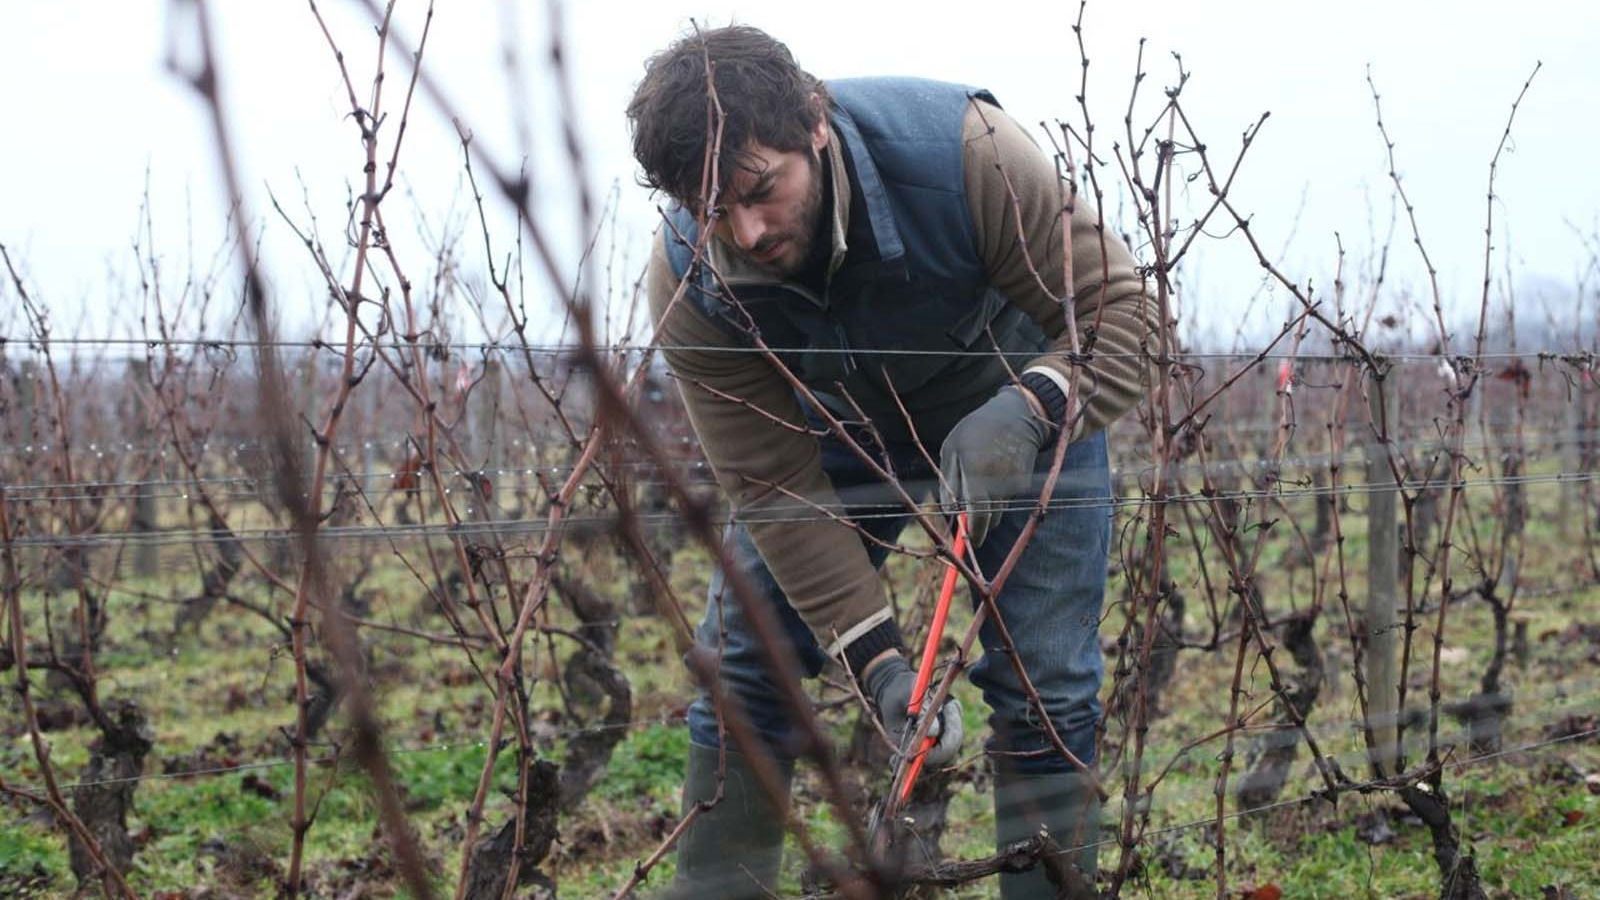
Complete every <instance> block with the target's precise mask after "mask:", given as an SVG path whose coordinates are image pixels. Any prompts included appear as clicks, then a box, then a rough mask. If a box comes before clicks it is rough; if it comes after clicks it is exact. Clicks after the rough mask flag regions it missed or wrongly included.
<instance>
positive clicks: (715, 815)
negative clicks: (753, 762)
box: [669, 744, 794, 900]
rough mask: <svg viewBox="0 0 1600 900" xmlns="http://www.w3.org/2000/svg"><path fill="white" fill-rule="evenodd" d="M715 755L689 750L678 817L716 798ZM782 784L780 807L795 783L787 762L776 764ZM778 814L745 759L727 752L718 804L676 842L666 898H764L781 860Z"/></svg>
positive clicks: (781, 812) (707, 750)
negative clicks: (674, 869)
mask: <svg viewBox="0 0 1600 900" xmlns="http://www.w3.org/2000/svg"><path fill="white" fill-rule="evenodd" d="M717 755H718V751H717V750H716V749H715V748H713V747H701V746H699V745H698V744H690V745H689V762H688V767H687V772H686V774H685V777H684V781H683V814H684V815H688V814H689V811H690V810H691V809H693V808H694V807H695V804H697V803H699V802H701V801H703V800H710V799H712V798H714V797H715V796H716V795H717ZM777 765H778V769H779V772H780V774H781V776H782V781H783V802H784V807H785V808H786V807H787V806H788V803H789V785H790V783H791V781H792V780H793V778H794V763H793V762H792V761H784V760H779V761H777ZM785 818H786V814H785V809H780V808H779V807H778V806H776V805H775V804H774V803H773V802H772V798H771V797H769V796H768V795H767V793H766V792H765V791H763V790H762V789H761V784H760V782H758V781H757V780H756V776H755V772H754V771H753V770H752V769H751V768H750V762H749V760H748V758H746V757H745V756H744V755H742V754H740V753H735V752H734V751H732V750H729V751H728V764H727V777H726V778H725V779H724V782H723V786H722V799H721V800H720V801H719V802H718V803H717V804H716V805H715V806H712V807H711V808H710V809H707V810H706V811H705V812H703V813H701V814H700V815H699V817H698V818H696V819H695V820H694V823H693V824H691V825H690V826H689V830H688V831H686V832H685V833H684V835H683V836H682V837H681V838H679V839H678V877H677V880H676V881H674V882H673V885H672V890H671V891H670V894H669V895H670V896H672V897H681V898H685V900H687V898H690V897H693V898H696V900H701V898H704V900H724V898H727V900H744V898H766V897H769V896H771V893H769V892H772V893H775V892H776V890H777V885H778V865H779V863H780V862H782V860H783V823H784V820H785Z"/></svg>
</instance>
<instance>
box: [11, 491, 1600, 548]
mask: <svg viewBox="0 0 1600 900" xmlns="http://www.w3.org/2000/svg"><path fill="white" fill-rule="evenodd" d="M1595 481H1600V472H1559V473H1554V474H1548V475H1517V476H1510V477H1506V476H1496V477H1489V478H1478V479H1470V480H1463V481H1462V482H1461V487H1462V488H1464V489H1481V488H1485V487H1494V486H1505V485H1534V484H1566V485H1573V484H1588V483H1592V482H1595ZM1280 484H1281V482H1280ZM1451 486H1452V482H1450V481H1447V480H1418V481H1408V482H1406V483H1404V484H1402V485H1400V487H1401V488H1403V489H1405V490H1435V489H1443V488H1448V487H1451ZM1394 489H1395V485H1393V484H1381V483H1380V484H1371V485H1368V484H1340V485H1329V486H1312V487H1304V488H1287V489H1285V488H1281V487H1280V488H1275V489H1273V490H1268V491H1258V490H1236V491H1228V490H1221V491H1216V492H1215V493H1212V494H1206V493H1204V492H1199V493H1189V494H1171V495H1168V496H1166V497H1161V498H1154V497H1149V496H1136V497H1070V498H1056V499H1052V500H1050V501H1048V502H1046V503H1044V504H1043V505H1042V508H1043V509H1044V510H1045V511H1047V512H1049V511H1054V510H1063V509H1083V508H1104V509H1112V508H1131V507H1153V506H1157V505H1160V504H1168V503H1170V504H1182V503H1195V504H1205V503H1212V502H1218V501H1226V500H1265V499H1279V500H1295V499H1307V498H1312V497H1321V496H1333V497H1349V496H1359V495H1363V494H1370V493H1375V492H1381V491H1390V490H1394ZM880 505H883V506H888V505H891V504H880ZM1036 506H1040V504H1038V503H1037V502H1036V501H1033V500H1027V499H1017V500H1012V501H1007V502H1003V503H997V504H994V505H993V507H992V508H993V509H994V510H996V511H998V512H1013V511H1018V510H1031V509H1034V508H1035V507H1036ZM802 510H803V511H804V514H794V513H799V512H800V511H802ZM905 515H908V513H907V512H906V510H904V509H903V508H898V507H897V508H894V509H887V510H885V511H882V512H874V511H872V510H866V511H855V510H851V511H849V513H848V518H849V519H850V520H852V521H861V520H866V519H888V518H895V517H899V516H905ZM833 517H838V518H845V517H846V511H845V510H844V509H843V508H840V507H823V508H821V509H819V508H818V506H817V505H816V504H807V503H791V504H774V505H772V506H769V507H765V508H764V509H763V510H762V511H761V512H760V513H759V514H758V515H756V516H750V517H747V518H743V519H741V518H738V517H730V516H719V517H713V518H712V522H713V524H716V525H728V524H731V523H733V522H735V521H752V522H761V523H779V522H814V521H820V520H822V519H826V518H833ZM635 518H636V519H637V520H638V521H639V522H640V524H643V525H653V524H665V523H671V522H676V521H679V516H678V515H677V514H675V513H672V512H660V513H654V512H652V513H644V512H641V513H636V514H635ZM617 521H618V518H617V516H616V515H615V514H608V515H568V516H564V517H563V518H562V519H561V525H560V526H559V527H561V528H569V527H572V526H588V525H595V526H609V525H611V524H613V523H615V522H617ZM548 530H549V525H548V522H547V520H545V519H542V518H540V519H530V518H519V519H495V520H488V521H475V522H461V523H457V524H453V525H452V524H423V525H345V526H328V527H325V528H321V529H319V530H318V531H317V535H318V537H319V538H323V539H328V540H339V541H344V540H357V539H363V538H369V537H371V538H377V537H383V538H387V539H395V538H416V537H440V536H445V537H474V536H480V535H489V534H496V535H524V534H526V535H542V534H545V533H546V532H547V531H548ZM227 539H228V540H241V541H260V542H284V541H298V540H299V539H300V538H299V535H298V534H296V533H294V532H292V531H287V530H283V529H275V528H259V529H243V528H235V529H232V537H231V538H227ZM215 540H218V534H217V533H216V532H214V531H212V530H210V529H194V530H184V531H154V532H134V531H114V532H99V533H96V534H85V535H59V536H52V535H35V536H28V537H19V538H14V539H13V540H12V543H11V545H12V546H13V547H16V548H19V549H26V548H34V547H40V548H57V549H60V548H76V547H94V546H106V545H112V544H121V545H126V546H149V545H157V546H159V545H167V544H193V543H198V542H201V541H215Z"/></svg>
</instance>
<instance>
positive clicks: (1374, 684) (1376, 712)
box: [1366, 363, 1400, 777]
mask: <svg viewBox="0 0 1600 900" xmlns="http://www.w3.org/2000/svg"><path fill="white" fill-rule="evenodd" d="M1392 371H1393V370H1392V369H1391V368H1390V367H1389V366H1388V365H1387V364H1384V363H1380V368H1379V369H1378V370H1377V371H1376V372H1375V373H1373V374H1372V378H1371V380H1370V381H1369V383H1368V387H1367V407H1368V409H1369V410H1370V411H1371V413H1372V430H1371V432H1369V436H1368V439H1367V443H1366V469H1367V471H1366V484H1367V617H1366V618H1367V621H1366V625H1367V658H1366V670H1367V671H1366V675H1367V713H1368V719H1369V722H1370V725H1371V727H1372V735H1373V738H1374V743H1373V747H1372V764H1373V769H1374V770H1375V771H1376V772H1377V774H1378V775H1379V776H1380V777H1387V776H1390V775H1393V774H1395V773H1396V770H1397V766H1396V760H1397V758H1398V755H1399V749H1400V748H1399V746H1398V738H1399V729H1398V727H1397V726H1398V722H1399V710H1398V709H1397V708H1396V707H1397V706H1398V705H1399V695H1400V690H1399V689H1400V685H1399V683H1398V682H1399V659H1398V658H1397V653H1396V650H1397V648H1398V646H1399V638H1400V635H1399V631H1398V630H1397V628H1396V619H1397V615H1396V608H1395V607H1396V601H1397V600H1398V598H1399V591H1398V590H1397V583H1398V581H1399V577H1398V576H1399V564H1400V547H1399V532H1398V530H1397V527H1396V516H1395V510H1396V500H1397V498H1398V494H1399V491H1398V486H1397V485H1396V484H1395V480H1394V470H1393V469H1392V468H1391V467H1390V464H1389V450H1388V447H1387V444H1388V443H1389V442H1390V441H1391V440H1392V439H1393V438H1392V435H1393V433H1394V424H1395V420H1396V418H1397V414H1398V412H1399V410H1398V409H1397V407H1396V404H1395V389H1394V381H1393V379H1392V378H1390V377H1389V376H1390V374H1391V373H1392Z"/></svg>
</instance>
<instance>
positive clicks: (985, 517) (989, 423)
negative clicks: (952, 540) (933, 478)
mask: <svg viewBox="0 0 1600 900" xmlns="http://www.w3.org/2000/svg"><path fill="white" fill-rule="evenodd" d="M1054 431H1055V428H1054V426H1052V425H1051V424H1050V423H1049V422H1046V421H1045V420H1044V419H1042V418H1040V417H1039V416H1038V415H1036V414H1035V413H1034V411H1033V408H1032V407H1031V406H1029V405H1028V398H1027V397H1025V396H1023V393H1022V389H1021V388H1019V387H1017V386H1015V385H1007V386H1005V387H1003V388H1001V389H1000V391H999V392H998V393H996V394H995V395H994V396H993V397H990V398H989V400H988V402H986V403H984V404H983V405H982V406H980V407H978V408H977V409H975V410H973V411H972V412H970V413H967V415H966V416H965V417H964V418H963V419H962V420H961V421H959V422H957V423H956V427H955V428H953V429H951V431H950V436H949V437H947V438H945V439H944V446H943V447H941V448H940V449H939V469H940V471H941V472H942V473H943V474H944V484H943V485H942V486H941V487H940V497H941V499H942V500H943V501H944V504H945V508H946V509H952V510H965V511H966V514H967V538H968V540H970V541H972V545H973V546H974V547H976V546H978V545H979V544H982V543H983V540H984V538H986V537H988V536H989V528H990V527H991V526H993V525H994V523H995V522H997V521H999V519H1000V516H1001V514H1003V513H1004V512H1005V509H1006V506H1007V504H1008V503H1010V502H1011V501H1013V500H1015V499H1016V498H1018V497H1020V496H1023V495H1024V494H1025V493H1026V492H1027V491H1028V489H1029V488H1030V487H1031V486H1032V485H1033V467H1034V463H1035V461H1036V460H1037V459H1038V456H1039V451H1040V450H1042V449H1044V446H1045V444H1046V443H1047V442H1048V441H1049V439H1050V436H1051V434H1052V433H1053V432H1054ZM1029 499H1032V498H1029Z"/></svg>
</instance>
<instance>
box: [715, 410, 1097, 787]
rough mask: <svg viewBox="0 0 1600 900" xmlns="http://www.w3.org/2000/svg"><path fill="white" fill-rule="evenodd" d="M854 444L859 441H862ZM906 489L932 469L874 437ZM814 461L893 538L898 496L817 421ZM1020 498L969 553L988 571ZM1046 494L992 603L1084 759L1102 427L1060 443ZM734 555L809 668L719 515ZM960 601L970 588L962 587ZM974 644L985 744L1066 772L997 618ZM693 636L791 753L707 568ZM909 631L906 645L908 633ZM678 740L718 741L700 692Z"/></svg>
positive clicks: (737, 536)
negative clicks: (985, 710)
mask: <svg viewBox="0 0 1600 900" xmlns="http://www.w3.org/2000/svg"><path fill="white" fill-rule="evenodd" d="M863 446H868V445H867V444H866V443H865V441H863ZM876 449H877V452H878V455H879V457H880V458H886V459H887V460H888V461H889V462H890V463H891V464H892V466H893V469H892V470H893V471H894V472H895V473H896V474H897V475H898V476H899V479H900V481H901V484H902V485H903V486H904V487H905V488H906V489H907V491H908V492H909V493H911V495H912V496H913V497H914V498H916V499H919V500H920V499H922V498H923V497H927V496H930V495H931V494H932V493H933V491H934V489H935V488H936V486H937V484H938V481H937V479H936V477H935V475H934V473H933V472H932V470H931V469H930V468H929V467H928V464H927V463H926V462H925V461H924V460H923V459H922V456H921V454H920V453H918V452H917V450H916V448H915V447H914V446H912V445H909V444H908V445H890V446H888V447H885V448H876ZM1049 463H1050V457H1049V455H1048V453H1047V454H1043V455H1041V456H1040V458H1039V461H1038V469H1037V478H1038V479H1039V482H1038V483H1039V485H1040V487H1042V485H1043V477H1044V476H1045V475H1046V474H1047V473H1048V470H1049ZM822 466H823V469H824V470H825V471H826V472H827V473H828V476H829V478H830V479H831V480H832V482H833V485H834V489H835V490H836V491H837V492H838V494H839V498H840V500H841V502H842V503H843V504H844V505H845V508H846V515H847V516H849V517H850V518H851V519H852V520H853V521H855V522H856V523H857V524H859V525H860V526H861V527H862V528H863V529H864V530H865V531H867V532H868V533H870V534H872V535H873V536H874V537H877V538H879V539H881V540H884V541H886V542H889V543H893V542H894V541H895V540H896V539H897V538H898V536H899V534H900V532H901V530H902V529H903V528H904V527H905V525H906V523H907V522H908V521H909V519H910V517H909V516H908V515H907V514H906V511H905V507H904V505H903V504H902V503H901V502H899V501H898V500H897V499H895V498H894V495H893V494H892V493H891V492H890V491H889V490H888V489H887V488H885V487H884V485H883V484H882V483H881V482H880V481H878V479H877V477H876V476H875V475H874V474H873V473H872V472H871V471H870V470H869V469H868V468H867V467H866V465H865V464H863V463H862V461H861V460H860V459H859V458H858V457H857V456H856V455H855V453H854V452H852V451H851V450H849V449H847V448H846V447H845V446H844V445H843V444H842V443H841V442H840V441H838V440H837V439H836V438H834V437H833V436H832V435H831V434H830V435H828V436H826V437H824V438H822ZM1037 496H1038V488H1035V490H1034V493H1033V494H1032V495H1031V496H1028V497H1024V498H1021V499H1020V501H1019V502H1018V503H1017V506H1018V507H1019V508H1016V509H1011V510H1008V511H1007V512H1006V513H1005V514H1004V515H1002V516H1001V517H1000V519H999V521H998V522H996V523H995V524H994V525H993V527H992V528H991V529H990V531H989V536H988V538H987V539H986V540H985V541H984V543H983V546H981V547H979V548H977V558H978V564H979V565H980V566H981V567H982V569H983V572H984V574H985V576H987V577H991V578H992V577H993V575H994V573H995V572H997V571H998V570H999V568H1000V565H1001V563H1002V562H1003V561H1004V560H1005V557H1006V555H1007V554H1008V552H1009V551H1010V549H1011V546H1012V545H1013V544H1014V543H1015V542H1016V539H1017V537H1018V535H1020V534H1021V532H1022V528H1023V525H1024V524H1025V523H1026V522H1027V518H1028V515H1029V511H1030V509H1029V508H1030V507H1031V506H1032V503H1031V502H1029V501H1031V500H1032V499H1033V498H1034V497H1037ZM1052 497H1053V499H1052V503H1053V504H1061V505H1059V506H1055V505H1053V506H1052V508H1050V509H1049V510H1048V512H1047V513H1046V514H1045V516H1044V518H1043V520H1042V521H1040V523H1039V528H1038V529H1037V530H1036V531H1035V532H1034V535H1033V538H1032V539H1031V540H1030V541H1029V543H1028V547H1027V549H1026V550H1025V551H1024V552H1023V554H1022V558H1021V559H1019V560H1018V561H1017V566H1016V567H1015V568H1014V569H1013V570H1012V572H1011V575H1010V577H1008V578H1007V579H1006V582H1005V585H1004V586H1003V587H1002V589H1001V591H1000V594H999V596H998V597H996V605H997V607H998V608H999V610H1000V615H1001V616H1002V618H1003V619H1004V620H1005V624H1006V628H1007V630H1008V631H1009V632H1010V635H1011V638H1012V641H1013V643H1014V645H1015V646H1016V650H1017V654H1018V656H1019V658H1020V659H1021V660H1022V663H1023V667H1024V668H1025V669H1026V670H1027V673H1028V678H1029V679H1030V680H1031V681H1032V682H1033V686H1034V687H1035V688H1036V689H1037V690H1038V692H1039V698H1040V700H1041V701H1042V705H1043V707H1044V710H1045V712H1046V713H1047V714H1048V715H1049V717H1050V721H1051V722H1052V723H1054V725H1055V728H1056V732H1057V733H1058V734H1059V735H1060V736H1061V739H1062V741H1063V742H1064V743H1065V744H1066V746H1067V748H1068V749H1070V750H1071V751H1072V752H1073V754H1074V755H1076V756H1077V757H1078V758H1079V759H1080V760H1082V761H1083V762H1085V763H1092V762H1093V760H1094V731H1095V723H1096V721H1097V720H1098V719H1099V716H1100V702H1099V698H1098V694H1099V690H1100V680H1101V677H1102V675H1103V673H1104V669H1105V667H1104V663H1103V661H1102V659H1101V655H1100V639H1099V626H1100V610H1101V605H1102V602H1103V600H1104V597H1105V585H1106V561H1107V559H1106V558H1107V552H1108V547H1109V544H1110V539H1111V477H1110V472H1109V468H1108V465H1107V461H1106V441H1105V434H1104V432H1096V433H1095V434H1092V435H1090V436H1088V437H1086V438H1083V439H1082V440H1079V441H1077V442H1075V443H1073V444H1072V445H1071V446H1069V447H1068V448H1067V452H1066V460H1065V461H1064V463H1063V464H1062V468H1061V474H1060V477H1059V478H1058V479H1057V481H1056V486H1055V491H1054V494H1053V495H1052ZM725 540H727V541H731V542H732V544H731V546H732V551H733V556H734V560H735V561H736V563H737V564H738V565H739V566H740V567H741V568H742V569H743V571H744V574H745V575H746V577H747V579H748V582H749V583H750V584H751V585H753V586H755V588H756V590H757V592H758V593H759V594H760V595H761V596H762V597H764V599H765V601H766V602H768V603H770V604H772V608H773V611H774V612H775V613H776V615H777V618H778V622H779V625H780V627H781V628H782V630H783V632H784V634H785V635H786V636H787V638H788V640H789V641H790V642H791V643H792V644H793V646H794V649H795V652H796V655H797V656H798V658H799V660H800V666H801V668H802V670H803V672H804V674H805V675H806V676H807V677H813V678H814V677H816V675H817V674H818V673H819V672H821V671H822V667H823V664H824V663H825V662H827V656H826V655H825V654H824V652H823V650H822V647H821V646H820V645H819V644H818V643H817V640H816V638H815V636H814V635H813V634H812V633H811V630H810V629H809V628H807V627H806V624H805V623H804V622H803V621H801V619H800V615H799V614H798V613H797V612H795V610H794V608H793V607H792V606H790V605H789V603H788V601H787V600H785V599H784V595H783V591H782V590H780V589H779V587H778V584H777V582H776V581H775V580H774V579H773V577H772V573H771V572H769V571H768V570H767V567H766V564H765V563H763V562H762V560H761V555H760V554H759V553H758V552H757V551H756V548H755V544H754V542H753V541H752V539H751V537H750V533H749V531H748V530H747V529H746V528H745V527H744V526H742V525H738V524H735V525H732V526H730V527H729V529H728V531H727V533H726V535H725ZM867 552H868V554H869V555H870V556H871V558H872V562H873V564H874V565H877V566H881V565H882V564H883V560H884V558H885V557H886V556H887V555H888V551H887V550H885V549H884V548H882V547H879V546H877V545H876V544H871V543H869V544H868V546H867ZM973 600H974V602H975V603H976V602H977V598H976V597H975V596H974V598H973ZM980 637H981V639H982V641H983V648H984V652H983V656H982V658H981V659H979V661H978V662H977V664H976V665H975V666H973V668H972V669H971V671H970V673H969V675H970V677H971V679H972V683H973V684H974V685H976V686H977V687H978V688H979V690H981V691H982V692H983V698H984V701H985V702H986V703H987V704H988V706H989V710H990V714H989V725H990V728H991V729H992V732H993V734H992V736H991V737H990V739H989V742H988V745H987V747H988V750H989V752H990V753H991V754H996V755H997V761H1001V760H1003V761H1004V762H1005V764H1007V765H1008V766H1009V767H1011V768H1012V769H1013V770H1014V771H1019V772H1024V773H1044V772H1060V771H1069V770H1071V769H1072V768H1073V766H1072V764H1071V763H1070V762H1068V761H1067V760H1066V759H1065V758H1064V757H1062V756H1061V755H1060V754H1059V753H1058V752H1057V751H1056V750H1055V749H1054V747H1053V745H1052V743H1051V742H1050V739H1049V736H1048V734H1047V733H1046V731H1045V730H1044V729H1043V728H1042V727H1040V719H1039V713H1038V710H1037V708H1035V707H1034V706H1033V704H1031V703H1030V702H1029V700H1028V697H1027V694H1026V692H1025V691H1024V690H1023V688H1022V686H1021V682H1020V680H1019V679H1018V678H1017V675H1016V672H1015V671H1014V669H1013V667H1012V665H1011V662H1010V661H1009V660H1008V659H1007V658H1006V654H1005V645H1004V642H1003V641H1002V639H1001V637H1000V634H999V630H998V629H997V628H996V627H995V625H994V623H993V622H992V621H988V620H986V621H985V622H984V625H983V629H982V633H981V635H980ZM695 639H696V641H697V642H698V643H699V644H701V645H702V646H705V647H708V648H710V649H711V650H713V651H714V652H715V651H717V650H718V649H719V645H720V651H721V653H720V656H721V669H720V671H721V678H722V683H723V689H724V690H725V691H726V692H727V693H728V694H729V696H730V698H731V699H736V700H738V701H739V702H740V703H741V704H742V706H743V709H744V712H745V714H746V715H747V716H748V717H749V719H750V721H751V723H752V724H753V725H754V727H755V729H756V731H757V732H758V733H760V734H761V735H762V737H763V738H765V739H766V741H767V742H768V743H769V744H770V746H771V748H772V750H773V752H774V753H775V754H777V755H778V756H779V757H781V758H793V756H794V755H795V754H794V750H793V748H794V747H795V746H796V741H795V734H794V731H793V725H792V723H791V722H790V717H789V713H788V710H787V708H786V707H785V704H784V701H783V699H782V696H781V694H780V693H779V690H778V687H777V681H776V680H775V678H774V674H773V673H772V672H771V671H770V669H769V668H768V666H767V663H766V659H765V657H764V655H763V653H762V651H761V646H760V644H759V643H758V641H757V639H756V636H755V633H754V631H753V629H752V628H751V627H750V625H749V623H748V622H747V621H746V619H745V616H744V615H743V612H742V609H741V607H740V604H739V601H738V599H737V598H736V597H734V596H732V594H731V592H729V591H727V590H726V589H725V584H724V578H723V576H722V572H721V570H720V567H719V569H718V571H717V573H716V574H715V575H714V576H713V577H712V580H711V590H710V600H709V602H708V604H707V608H706V615H705V618H704V619H703V620H702V621H701V623H700V627H699V628H698V630H697V631H696V633H695ZM909 640H910V641H911V642H912V643H913V644H914V645H916V647H917V648H918V649H920V645H921V640H922V637H921V636H912V637H911V638H909ZM689 734H690V738H691V740H693V741H694V742H695V743H697V744H700V745H702V746H706V747H716V746H718V744H719V740H720V737H719V733H718V728H717V716H716V710H715V708H714V705H713V704H712V702H711V699H710V697H709V695H707V694H705V693H703V692H702V694H701V695H700V697H699V698H697V699H696V700H695V701H694V703H692V704H691V705H690V707H689Z"/></svg>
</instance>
